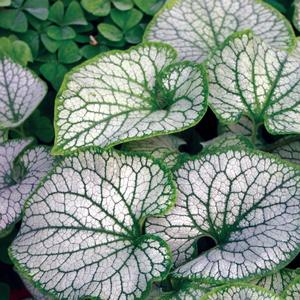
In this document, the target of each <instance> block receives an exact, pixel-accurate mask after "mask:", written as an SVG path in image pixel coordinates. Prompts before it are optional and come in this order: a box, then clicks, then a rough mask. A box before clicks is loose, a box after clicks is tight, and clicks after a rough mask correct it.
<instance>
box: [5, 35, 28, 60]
mask: <svg viewBox="0 0 300 300" xmlns="http://www.w3.org/2000/svg"><path fill="white" fill-rule="evenodd" d="M4 56H6V57H10V58H11V59H12V60H13V61H15V62H17V63H19V64H21V65H22V66H26V65H27V63H28V62H29V61H31V62H32V61H33V57H32V54H31V50H30V48H29V46H28V45H27V44H26V43H25V42H23V41H20V40H12V39H10V38H7V37H1V38H0V58H1V57H4Z"/></svg>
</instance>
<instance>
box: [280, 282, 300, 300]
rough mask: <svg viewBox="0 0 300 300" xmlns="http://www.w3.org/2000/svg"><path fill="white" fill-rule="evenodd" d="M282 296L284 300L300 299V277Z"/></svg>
mask: <svg viewBox="0 0 300 300" xmlns="http://www.w3.org/2000/svg"><path fill="white" fill-rule="evenodd" d="M281 295H282V298H283V299H284V300H298V299H300V276H297V277H296V278H295V279H294V280H293V281H292V282H291V283H290V284H289V285H288V287H287V288H286V289H285V290H284V291H283V292H282V294H281Z"/></svg>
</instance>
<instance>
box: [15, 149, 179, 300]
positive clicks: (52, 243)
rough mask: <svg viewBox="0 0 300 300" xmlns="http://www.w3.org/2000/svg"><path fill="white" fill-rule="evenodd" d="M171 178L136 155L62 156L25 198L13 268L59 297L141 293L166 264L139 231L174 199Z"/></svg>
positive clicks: (162, 247) (160, 250)
mask: <svg viewBox="0 0 300 300" xmlns="http://www.w3.org/2000/svg"><path fill="white" fill-rule="evenodd" d="M171 178H172V177H171V174H169V173H168V172H167V171H166V169H165V168H163V167H161V166H160V165H159V164H158V163H156V162H154V161H152V160H151V159H149V158H147V157H143V156H131V155H124V154H122V153H118V152H102V153H101V152H99V151H97V150H92V151H86V152H80V153H78V154H76V155H74V156H68V157H66V158H65V159H64V160H63V161H62V162H61V163H60V165H59V166H57V167H56V169H55V170H54V171H53V172H52V174H51V175H49V176H48V178H47V179H46V181H45V182H44V184H43V185H42V186H41V187H40V188H39V189H38V190H37V192H36V193H35V194H34V195H33V196H32V199H31V200H30V201H29V203H28V208H27V209H26V211H25V216H24V218H23V223H22V227H21V231H20V232H19V235H18V236H17V238H16V239H15V240H14V242H13V244H12V247H11V248H10V256H11V258H12V259H13V261H14V263H15V264H16V267H17V269H18V271H19V272H21V274H23V276H25V277H27V278H28V279H29V278H30V280H31V281H34V282H35V285H36V286H39V287H40V288H42V289H43V290H44V291H45V292H49V293H51V294H52V295H56V296H57V297H58V298H60V299H61V298H64V299H79V298H84V297H94V298H99V299H111V300H114V299H141V298H144V297H145V296H146V294H147V293H148V292H149V290H150V288H151V283H152V281H156V280H160V279H162V278H164V277H165V276H166V275H167V273H168V271H169V269H170V267H171V258H170V253H169V248H168V246H167V244H166V243H165V242H164V241H163V240H161V239H160V238H158V237H155V236H152V235H144V234H143V233H142V226H143V222H144V220H145V218H147V217H148V216H149V215H160V214H163V213H164V212H165V211H166V210H167V209H169V208H170V206H171V205H173V203H174V201H175V187H174V184H173V182H172V179H171ZM62 237H63V238H62Z"/></svg>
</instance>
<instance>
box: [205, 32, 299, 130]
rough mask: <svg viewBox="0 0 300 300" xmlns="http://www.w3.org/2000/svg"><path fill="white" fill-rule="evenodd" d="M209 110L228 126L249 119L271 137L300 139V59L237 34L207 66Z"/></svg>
mask: <svg viewBox="0 0 300 300" xmlns="http://www.w3.org/2000/svg"><path fill="white" fill-rule="evenodd" d="M208 68H209V79H210V87H209V90H210V97H209V104H210V106H211V107H212V109H213V110H214V112H215V113H216V114H217V115H218V117H219V118H220V119H221V120H223V121H224V122H227V123H229V122H231V123H236V122H238V121H239V119H240V117H241V116H242V115H243V114H245V115H248V116H249V117H250V118H251V120H253V122H255V123H256V124H261V123H264V124H265V126H266V128H267V130H268V131H269V132H270V133H272V134H291V133H300V121H299V118H298V116H299V114H300V59H299V58H298V57H297V56H295V55H289V54H288V53H287V52H285V51H276V50H275V49H273V48H271V47H270V46H268V45H267V44H266V43H264V42H262V41H261V40H260V39H258V38H254V37H253V35H252V33H250V32H244V33H238V34H234V35H233V36H232V37H230V38H229V39H228V40H227V42H226V43H224V45H223V46H222V47H221V48H220V49H219V50H218V51H216V52H215V53H214V55H213V57H212V59H211V60H210V62H209V64H208Z"/></svg>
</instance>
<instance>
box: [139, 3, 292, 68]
mask: <svg viewBox="0 0 300 300" xmlns="http://www.w3.org/2000/svg"><path fill="white" fill-rule="evenodd" d="M136 1H137V0H136ZM140 1H141V2H142V3H148V1H144V0H140ZM249 28H250V29H252V30H253V31H254V33H255V34H257V35H259V36H260V37H261V38H262V39H264V40H265V41H266V42H267V43H269V44H270V45H271V46H273V47H276V48H278V49H282V48H284V49H288V48H292V47H293V46H294V43H295V36H294V32H293V29H292V27H291V25H290V23H289V22H288V21H287V20H286V19H285V18H284V17H283V16H282V15H281V14H280V13H279V12H278V11H277V10H275V9H274V8H272V7H271V6H270V5H268V4H266V3H263V2H262V1H256V0H229V1H225V0H215V1H211V0H178V1H175V0H172V1H169V2H167V3H166V5H165V7H164V8H163V9H162V10H161V12H160V13H159V14H158V15H157V16H156V17H154V19H153V21H152V22H151V23H150V24H149V27H148V29H147V31H146V33H145V39H146V40H150V41H162V42H166V43H169V44H170V45H171V46H173V47H174V48H175V49H176V50H177V51H178V53H179V56H180V58H181V59H188V60H192V61H198V62H202V61H204V60H206V59H207V58H208V56H209V55H210V54H211V53H212V51H214V50H215V49H216V48H218V47H219V46H221V45H222V43H223V42H224V40H225V39H226V38H227V37H228V36H229V35H231V34H232V33H234V32H237V31H242V30H245V29H249Z"/></svg>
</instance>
